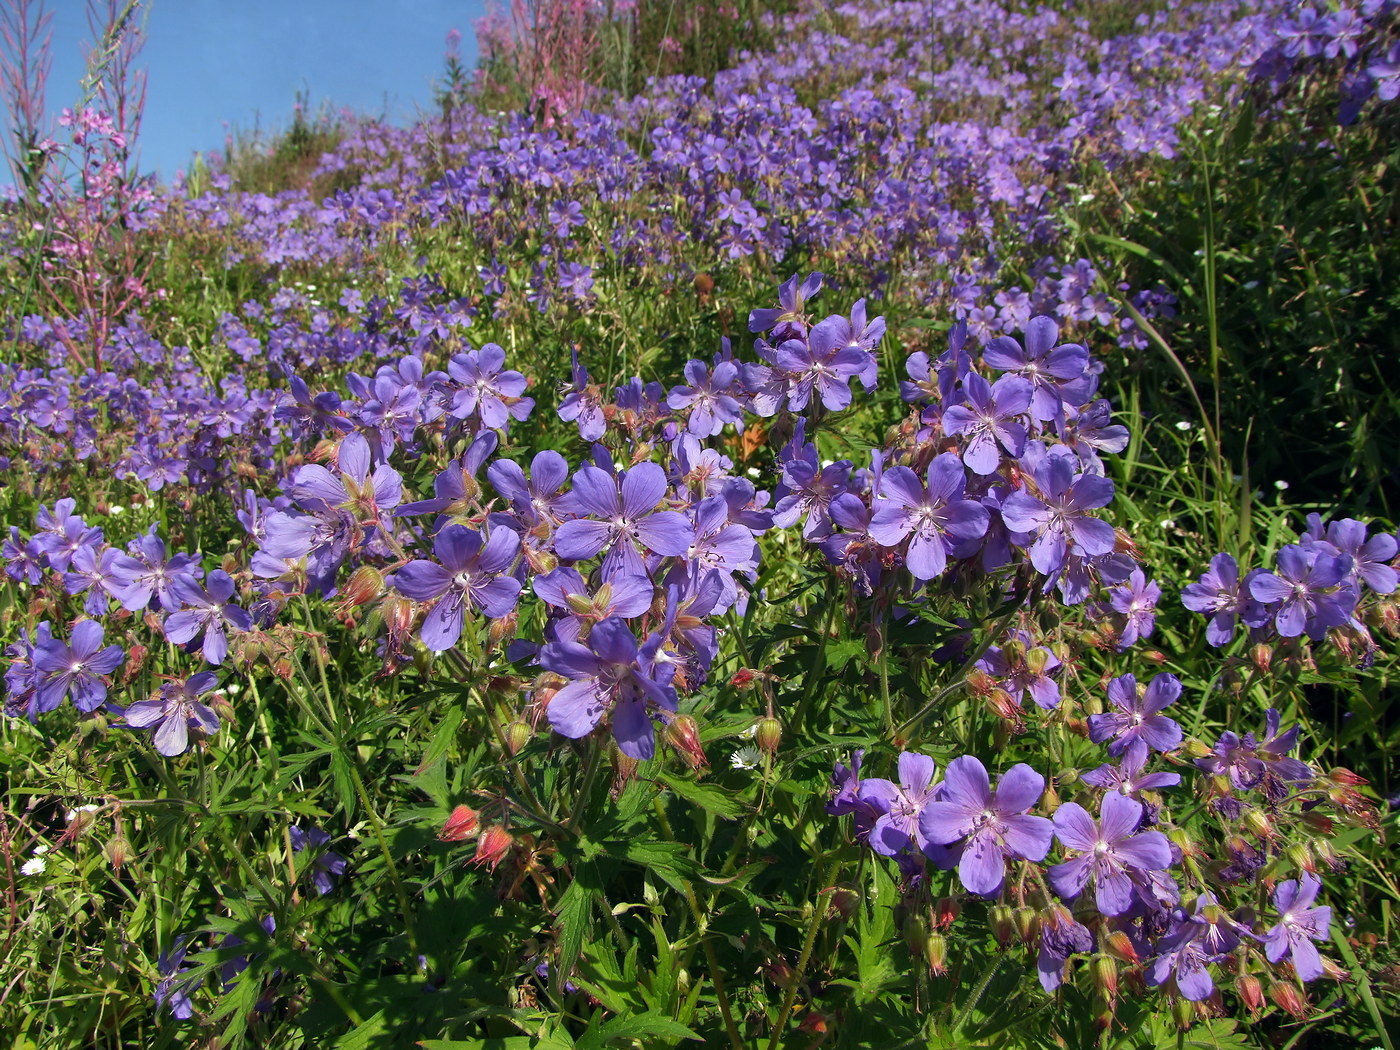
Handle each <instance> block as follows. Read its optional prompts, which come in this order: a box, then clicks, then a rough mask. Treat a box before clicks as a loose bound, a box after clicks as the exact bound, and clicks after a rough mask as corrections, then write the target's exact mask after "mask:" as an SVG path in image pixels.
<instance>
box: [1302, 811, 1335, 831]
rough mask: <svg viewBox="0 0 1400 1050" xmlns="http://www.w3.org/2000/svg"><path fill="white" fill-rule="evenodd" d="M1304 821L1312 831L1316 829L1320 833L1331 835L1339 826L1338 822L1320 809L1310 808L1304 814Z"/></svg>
mask: <svg viewBox="0 0 1400 1050" xmlns="http://www.w3.org/2000/svg"><path fill="white" fill-rule="evenodd" d="M1303 823H1304V824H1306V825H1307V826H1308V829H1309V830H1310V831H1316V832H1317V833H1318V834H1319V835H1330V834H1332V832H1333V831H1334V830H1335V829H1336V827H1337V822H1336V821H1335V820H1333V819H1332V818H1331V817H1329V816H1328V815H1327V814H1326V813H1323V812H1322V811H1321V810H1318V809H1310V810H1308V812H1306V813H1304V814H1303Z"/></svg>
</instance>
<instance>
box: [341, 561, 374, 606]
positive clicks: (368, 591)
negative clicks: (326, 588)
mask: <svg viewBox="0 0 1400 1050" xmlns="http://www.w3.org/2000/svg"><path fill="white" fill-rule="evenodd" d="M384 591H385V585H384V574H383V573H382V572H380V571H379V570H378V569H376V568H375V567H374V566H373V565H361V566H360V567H359V568H358V569H356V570H355V571H354V572H352V573H351V574H350V579H348V580H346V581H345V586H344V587H342V588H341V589H340V603H341V605H343V606H345V607H347V608H354V609H358V608H359V607H361V606H363V605H368V604H369V603H370V602H374V601H378V600H379V599H380V598H381V597H382V596H383V594H384Z"/></svg>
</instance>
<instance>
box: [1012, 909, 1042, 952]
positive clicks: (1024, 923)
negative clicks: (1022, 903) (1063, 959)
mask: <svg viewBox="0 0 1400 1050" xmlns="http://www.w3.org/2000/svg"><path fill="white" fill-rule="evenodd" d="M1011 921H1012V923H1013V924H1014V925H1015V927H1016V933H1017V935H1018V936H1019V937H1020V938H1021V940H1023V941H1025V942H1026V943H1027V944H1030V943H1031V942H1032V941H1033V940H1035V939H1036V937H1037V936H1039V934H1040V916H1039V915H1038V914H1037V913H1036V910H1035V909H1034V908H1027V907H1021V908H1017V909H1016V910H1015V911H1014V912H1012V913H1011Z"/></svg>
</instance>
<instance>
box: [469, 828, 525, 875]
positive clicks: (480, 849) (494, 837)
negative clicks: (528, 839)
mask: <svg viewBox="0 0 1400 1050" xmlns="http://www.w3.org/2000/svg"><path fill="white" fill-rule="evenodd" d="M514 845H515V837H514V836H513V835H511V833H510V832H509V831H507V830H506V829H505V828H503V827H501V826H500V825H499V824H488V825H487V826H486V828H485V829H484V830H483V831H482V832H481V837H480V838H479V839H477V840H476V856H475V857H473V858H472V863H473V864H475V865H477V866H478V867H486V866H488V865H489V866H490V868H491V870H492V871H495V870H496V867H497V865H499V864H500V863H501V861H503V860H505V859H506V855H507V854H508V853H510V848H511V847H512V846H514Z"/></svg>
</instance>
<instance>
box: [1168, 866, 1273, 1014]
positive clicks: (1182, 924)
mask: <svg viewBox="0 0 1400 1050" xmlns="http://www.w3.org/2000/svg"><path fill="white" fill-rule="evenodd" d="M1241 934H1244V935H1247V936H1252V934H1250V933H1249V931H1248V930H1247V929H1246V928H1245V927H1243V926H1241V925H1240V924H1239V923H1237V922H1235V920H1234V919H1232V918H1230V916H1229V915H1228V914H1227V913H1226V912H1225V910H1224V909H1223V908H1221V907H1220V905H1219V903H1218V902H1217V901H1216V899H1215V896H1214V894H1212V893H1211V892H1210V891H1209V890H1207V891H1204V892H1202V893H1201V895H1200V896H1199V897H1197V898H1196V912H1195V914H1194V915H1186V914H1185V913H1184V912H1182V911H1180V910H1179V909H1178V910H1177V912H1176V913H1175V915H1174V916H1173V918H1172V926H1171V927H1170V928H1169V929H1168V930H1167V932H1166V933H1164V934H1163V935H1162V936H1161V938H1160V939H1159V940H1158V941H1157V953H1158V954H1157V955H1156V957H1155V958H1153V959H1152V961H1151V962H1150V963H1148V966H1147V983H1148V984H1150V985H1152V986H1154V987H1156V986H1159V985H1163V984H1165V983H1166V982H1167V981H1168V980H1175V981H1176V988H1177V991H1179V992H1180V993H1181V995H1182V997H1183V998H1186V999H1189V1000H1190V1001H1191V1002H1197V1003H1198V1002H1200V1001H1201V1000H1203V999H1205V998H1207V997H1208V996H1209V995H1210V993H1211V992H1212V991H1214V990H1215V982H1214V981H1213V980H1212V979H1211V976H1210V970H1209V969H1207V967H1206V964H1207V963H1210V962H1222V961H1223V960H1224V959H1225V957H1226V956H1227V955H1229V954H1230V953H1231V952H1232V951H1234V950H1235V949H1236V948H1237V947H1238V946H1239V943H1240V937H1241Z"/></svg>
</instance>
